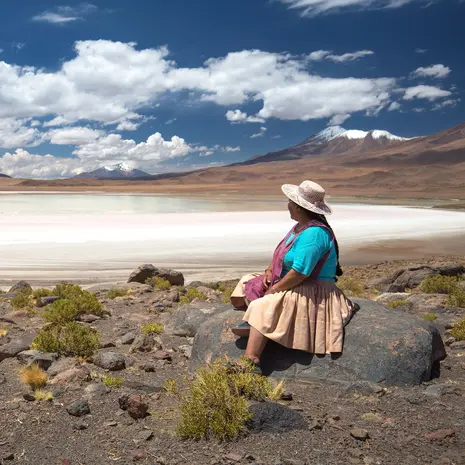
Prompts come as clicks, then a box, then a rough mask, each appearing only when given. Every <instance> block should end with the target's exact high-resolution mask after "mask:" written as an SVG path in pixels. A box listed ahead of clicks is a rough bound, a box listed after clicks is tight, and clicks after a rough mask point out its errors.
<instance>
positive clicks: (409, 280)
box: [387, 266, 439, 292]
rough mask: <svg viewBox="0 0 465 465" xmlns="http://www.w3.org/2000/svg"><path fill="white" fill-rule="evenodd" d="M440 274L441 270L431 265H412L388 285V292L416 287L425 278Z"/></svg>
mask: <svg viewBox="0 0 465 465" xmlns="http://www.w3.org/2000/svg"><path fill="white" fill-rule="evenodd" d="M438 274H439V271H437V270H433V269H432V268H430V267H429V266H421V267H420V266H418V267H410V268H409V269H407V270H405V271H404V272H403V273H402V274H401V275H400V276H399V277H398V278H397V279H396V280H395V281H394V282H393V283H392V284H391V285H390V286H389V287H388V290H387V292H404V291H405V290H406V289H415V288H417V287H418V286H419V285H420V284H421V282H422V281H423V280H424V279H426V278H428V277H430V276H435V275H438Z"/></svg>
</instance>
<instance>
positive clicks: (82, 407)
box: [66, 399, 90, 417]
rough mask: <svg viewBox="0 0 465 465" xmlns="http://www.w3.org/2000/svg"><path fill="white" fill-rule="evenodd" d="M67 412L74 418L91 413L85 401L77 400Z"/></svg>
mask: <svg viewBox="0 0 465 465" xmlns="http://www.w3.org/2000/svg"><path fill="white" fill-rule="evenodd" d="M66 411H67V412H68V413H69V414H70V415H72V416H73V417H82V416H83V415H87V414H89V413H90V407H89V403H88V402H87V400H85V399H81V400H76V401H75V402H73V403H72V404H71V405H69V406H68V407H67V408H66Z"/></svg>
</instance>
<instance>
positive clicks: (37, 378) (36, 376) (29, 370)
mask: <svg viewBox="0 0 465 465" xmlns="http://www.w3.org/2000/svg"><path fill="white" fill-rule="evenodd" d="M20 378H21V381H22V382H23V383H24V384H26V385H27V386H29V387H30V388H31V389H32V390H33V391H35V390H36V389H40V388H43V387H45V386H46V385H47V381H48V377H47V373H45V371H44V370H42V368H40V367H39V365H37V363H33V364H32V365H30V366H28V367H25V368H21V370H20Z"/></svg>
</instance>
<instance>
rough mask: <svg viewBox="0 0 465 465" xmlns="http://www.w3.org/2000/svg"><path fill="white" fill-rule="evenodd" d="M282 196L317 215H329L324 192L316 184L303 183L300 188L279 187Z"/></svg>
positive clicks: (292, 186) (287, 185)
mask: <svg viewBox="0 0 465 465" xmlns="http://www.w3.org/2000/svg"><path fill="white" fill-rule="evenodd" d="M281 189H282V191H283V192H284V195H285V196H286V197H288V198H289V199H291V200H292V201H293V202H295V203H296V204H297V205H300V206H301V207H302V208H305V210H309V211H311V212H313V213H317V214H319V215H331V213H332V210H331V207H330V206H329V205H328V204H327V203H326V202H325V190H324V189H323V188H322V187H321V186H320V185H319V184H317V183H316V182H313V181H304V182H303V183H302V184H300V186H296V185H294V184H284V185H283V186H282V187H281Z"/></svg>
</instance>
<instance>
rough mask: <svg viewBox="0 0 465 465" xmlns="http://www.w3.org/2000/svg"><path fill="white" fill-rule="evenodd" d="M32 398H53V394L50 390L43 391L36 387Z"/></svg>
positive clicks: (49, 399) (50, 399)
mask: <svg viewBox="0 0 465 465" xmlns="http://www.w3.org/2000/svg"><path fill="white" fill-rule="evenodd" d="M34 399H35V400H37V401H41V400H48V401H52V400H53V394H52V393H51V392H45V391H43V390H42V389H36V390H35V392H34Z"/></svg>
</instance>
